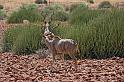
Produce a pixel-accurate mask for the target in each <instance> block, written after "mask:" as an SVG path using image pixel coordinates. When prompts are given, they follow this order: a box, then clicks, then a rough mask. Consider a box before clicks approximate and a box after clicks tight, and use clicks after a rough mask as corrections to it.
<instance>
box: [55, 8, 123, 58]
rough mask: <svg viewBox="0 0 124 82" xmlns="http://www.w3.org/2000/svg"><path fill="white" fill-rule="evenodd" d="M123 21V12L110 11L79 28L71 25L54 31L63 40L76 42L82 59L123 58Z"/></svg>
mask: <svg viewBox="0 0 124 82" xmlns="http://www.w3.org/2000/svg"><path fill="white" fill-rule="evenodd" d="M94 12H96V10H95V11H94ZM96 13H97V12H96ZM91 16H93V15H91ZM123 21H124V10H123V9H121V10H117V9H112V10H106V12H104V14H101V15H100V16H97V17H96V18H94V19H92V20H89V22H88V24H84V25H81V26H80V27H79V26H77V25H75V26H74V25H73V26H70V27H68V28H65V27H64V28H56V31H57V32H59V33H58V34H59V35H61V36H62V37H64V38H72V39H74V40H76V41H77V42H78V43H79V47H80V50H81V55H82V57H86V58H97V59H101V58H109V57H113V56H119V57H124V36H123V35H124V32H123V31H124V28H123V26H124V23H123ZM69 29H70V30H69ZM61 31H64V33H62V32H61Z"/></svg>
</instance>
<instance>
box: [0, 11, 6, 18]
mask: <svg viewBox="0 0 124 82" xmlns="http://www.w3.org/2000/svg"><path fill="white" fill-rule="evenodd" d="M5 17H6V15H5V13H4V11H3V10H0V20H3V19H4V18H5Z"/></svg>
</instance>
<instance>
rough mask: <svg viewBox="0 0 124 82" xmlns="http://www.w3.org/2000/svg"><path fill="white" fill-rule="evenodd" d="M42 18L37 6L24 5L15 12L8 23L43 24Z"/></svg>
mask: <svg viewBox="0 0 124 82" xmlns="http://www.w3.org/2000/svg"><path fill="white" fill-rule="evenodd" d="M42 19H43V18H42V16H41V14H40V12H38V10H37V6H36V5H34V4H30V5H23V6H21V7H20V8H19V9H18V10H17V11H14V12H13V13H12V14H11V15H10V17H8V21H7V22H8V23H22V22H23V20H29V21H30V22H41V21H42Z"/></svg>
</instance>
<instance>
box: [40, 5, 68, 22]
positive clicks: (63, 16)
mask: <svg viewBox="0 0 124 82" xmlns="http://www.w3.org/2000/svg"><path fill="white" fill-rule="evenodd" d="M41 14H42V15H43V17H45V18H46V20H47V19H48V20H49V19H52V20H58V21H65V20H67V19H68V14H67V13H66V11H65V9H64V7H63V6H62V5H59V4H54V5H51V6H48V7H45V8H44V9H43V10H42V12H41ZM59 14H60V15H59Z"/></svg>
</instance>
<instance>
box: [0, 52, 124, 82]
mask: <svg viewBox="0 0 124 82" xmlns="http://www.w3.org/2000/svg"><path fill="white" fill-rule="evenodd" d="M0 82H124V58H118V57H113V58H110V59H104V60H96V59H92V60H91V59H83V60H78V71H77V72H76V71H75V69H74V66H73V61H71V60H66V63H65V67H64V63H63V62H62V61H61V60H58V61H57V62H55V63H54V64H52V59H51V58H49V57H48V58H45V59H41V58H40V57H39V56H38V55H36V54H34V55H28V56H18V55H13V54H12V53H1V54H0Z"/></svg>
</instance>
